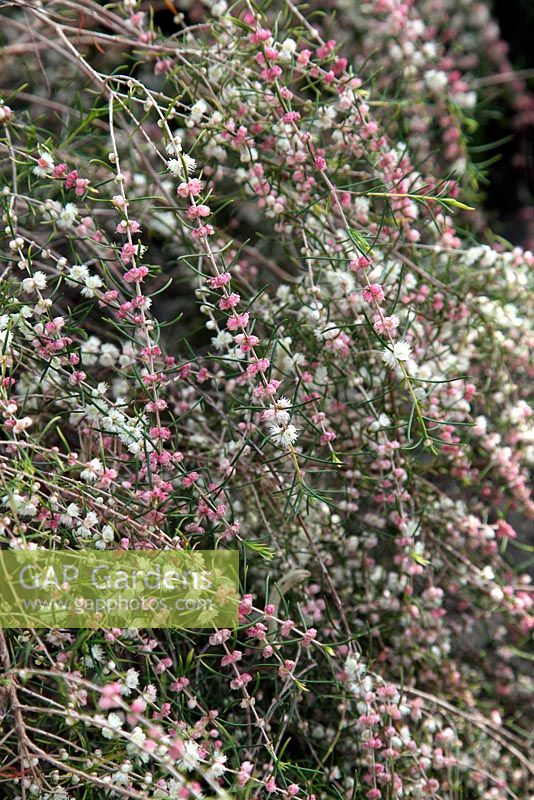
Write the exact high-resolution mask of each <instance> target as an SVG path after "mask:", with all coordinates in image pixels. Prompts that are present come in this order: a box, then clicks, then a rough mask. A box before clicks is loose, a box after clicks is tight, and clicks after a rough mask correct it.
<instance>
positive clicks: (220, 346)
mask: <svg viewBox="0 0 534 800" xmlns="http://www.w3.org/2000/svg"><path fill="white" fill-rule="evenodd" d="M232 342H233V338H232V335H231V334H230V333H228V331H219V333H218V334H217V336H214V337H213V339H212V340H211V343H212V345H213V346H214V347H215V349H216V350H224V349H225V348H226V347H228V346H229V345H231V344H232Z"/></svg>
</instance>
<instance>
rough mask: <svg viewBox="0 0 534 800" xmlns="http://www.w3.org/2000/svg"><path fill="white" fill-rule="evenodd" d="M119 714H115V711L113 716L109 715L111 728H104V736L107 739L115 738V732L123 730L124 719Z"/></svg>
mask: <svg viewBox="0 0 534 800" xmlns="http://www.w3.org/2000/svg"><path fill="white" fill-rule="evenodd" d="M121 717H122V714H121V716H119V715H118V714H115V713H114V712H113V711H112V712H111V714H109V715H108V719H107V723H108V725H109V726H110V727H109V728H104V729H103V730H102V736H104V737H105V738H106V739H113V737H114V736H115V731H118V730H120V729H121V728H122V723H123V719H122V718H121Z"/></svg>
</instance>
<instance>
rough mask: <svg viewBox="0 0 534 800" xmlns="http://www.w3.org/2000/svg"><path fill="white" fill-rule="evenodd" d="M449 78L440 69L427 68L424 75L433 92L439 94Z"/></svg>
mask: <svg viewBox="0 0 534 800" xmlns="http://www.w3.org/2000/svg"><path fill="white" fill-rule="evenodd" d="M448 82H449V79H448V78H447V74H446V73H445V72H442V71H441V70H436V69H429V70H428V72H427V73H426V75H425V83H426V85H427V86H428V88H429V89H430V90H431V91H432V92H434V93H435V94H439V93H440V92H442V91H443V89H444V88H445V87H446V86H447V84H448Z"/></svg>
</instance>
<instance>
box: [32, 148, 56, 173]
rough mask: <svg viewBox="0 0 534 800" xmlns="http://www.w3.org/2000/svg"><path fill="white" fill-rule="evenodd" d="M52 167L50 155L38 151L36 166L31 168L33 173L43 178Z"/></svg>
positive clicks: (52, 161)
mask: <svg viewBox="0 0 534 800" xmlns="http://www.w3.org/2000/svg"><path fill="white" fill-rule="evenodd" d="M53 169H54V159H53V158H52V156H51V155H50V153H45V152H41V153H39V159H38V163H37V164H36V166H35V167H34V168H33V174H34V175H37V176H38V177H39V178H44V177H46V175H48V174H50V172H52V170H53Z"/></svg>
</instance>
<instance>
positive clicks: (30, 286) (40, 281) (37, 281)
mask: <svg viewBox="0 0 534 800" xmlns="http://www.w3.org/2000/svg"><path fill="white" fill-rule="evenodd" d="M38 289H39V290H42V289H46V275H45V274H44V272H34V274H33V276H32V277H31V278H24V280H23V281H22V290H23V291H24V292H26V294H33V292H35V291H37V290H38Z"/></svg>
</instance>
